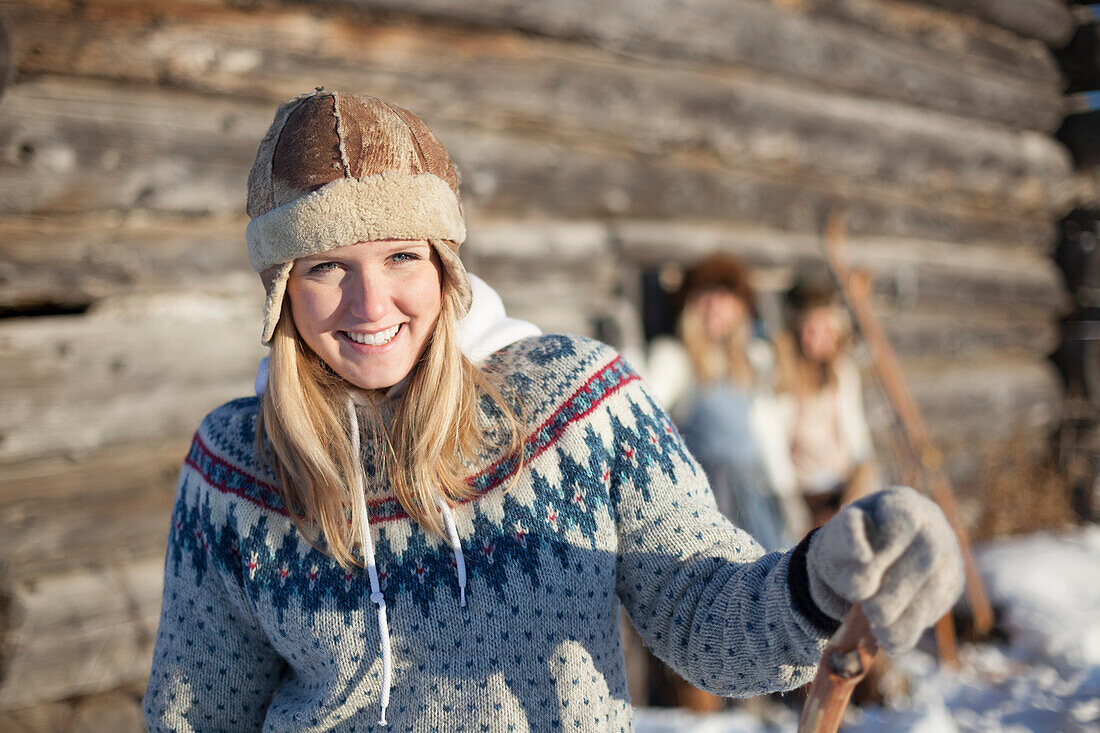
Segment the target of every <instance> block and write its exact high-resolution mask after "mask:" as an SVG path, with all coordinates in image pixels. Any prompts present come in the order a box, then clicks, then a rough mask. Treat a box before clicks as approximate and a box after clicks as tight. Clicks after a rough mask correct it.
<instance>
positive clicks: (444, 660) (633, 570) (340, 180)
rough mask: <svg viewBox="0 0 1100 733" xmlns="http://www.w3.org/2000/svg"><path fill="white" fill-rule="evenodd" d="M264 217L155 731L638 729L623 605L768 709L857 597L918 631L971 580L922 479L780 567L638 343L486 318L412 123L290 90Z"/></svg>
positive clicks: (183, 533) (257, 209) (882, 620)
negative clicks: (691, 447) (257, 377)
mask: <svg viewBox="0 0 1100 733" xmlns="http://www.w3.org/2000/svg"><path fill="white" fill-rule="evenodd" d="M248 210H249V215H250V216H251V217H252V221H251V223H250V224H249V227H248V231H247V238H248V243H249V254H250V259H251V261H252V264H253V266H254V268H255V269H256V270H257V271H258V272H259V273H260V276H261V279H262V280H263V283H264V285H265V287H266V289H267V301H266V306H265V314H264V330H263V339H264V342H265V343H268V344H269V345H270V346H271V354H270V364H269V370H268V376H267V379H266V382H265V384H264V386H263V393H262V395H261V396H259V397H252V398H245V399H240V400H236V401H233V402H230V403H228V404H226V405H223V406H222V407H219V408H217V409H216V410H214V411H213V412H212V413H210V414H209V415H208V416H207V417H206V418H205V419H204V420H203V422H202V424H201V425H200V427H199V430H198V432H197V434H196V436H195V439H194V443H193V445H192V447H191V450H190V453H189V455H188V457H187V459H186V461H185V464H184V466H183V470H182V472H181V476H180V481H179V490H178V500H177V503H176V506H175V509H174V512H173V516H172V523H171V528H170V533H169V547H168V556H167V562H166V566H165V587H164V602H163V610H162V615H161V622H160V628H159V631H158V634H157V641H156V651H155V654H154V658H153V666H152V673H151V675H150V678H149V686H148V689H147V692H146V696H145V715H146V720H147V722H148V725H149V728H150V730H151V731H154V732H156V731H169V730H171V731H183V730H188V731H246V730H247V731H256V730H261V729H262V730H265V731H304V730H339V731H371V730H380V729H383V728H384V726H387V725H388V726H391V727H392V728H393V729H395V730H401V731H431V730H447V731H457V730H477V731H508V730H511V731H516V730H518V731H529V730H535V731H544V730H553V729H566V730H581V731H605V730H616V731H620V730H630V729H631V727H632V725H631V707H630V704H629V700H628V699H627V693H626V683H625V675H624V670H623V657H622V651H621V647H620V636H619V631H618V623H619V607H620V604H622V605H624V606H625V607H626V609H627V611H628V612H629V613H630V616H631V618H632V619H633V621H634V622H635V625H636V626H637V628H638V629H639V631H640V632H641V633H642V636H643V637H644V638H645V640H646V642H647V643H648V644H649V645H650V646H651V647H652V648H653V649H654V650H655V651H656V652H657V653H658V654H659V655H660V656H661V657H663V658H664V659H665V660H667V661H668V662H669V663H670V664H671V665H672V666H673V667H675V668H676V669H677V670H679V671H680V672H681V673H682V674H683V675H684V676H685V677H687V678H688V679H689V680H692V681H693V682H696V683H697V684H699V685H701V686H704V687H706V688H707V689H710V690H712V691H715V692H718V693H720V694H724V695H746V694H754V693H758V692H762V691H765V690H772V689H779V688H789V687H793V686H797V685H799V684H801V683H802V682H804V681H806V680H807V679H808V678H809V676H810V675H811V673H812V672H813V670H814V666H815V664H816V662H817V658H818V655H819V653H820V650H821V648H822V645H823V644H824V642H825V640H826V638H827V637H828V635H829V633H830V632H831V631H832V630H833V629H834V628H836V625H837V622H838V620H839V619H840V618H841V617H842V616H843V615H844V613H846V611H847V609H848V607H849V606H850V605H851V604H852V603H854V602H862V604H863V606H864V608H865V609H867V611H868V613H869V615H870V616H871V617H872V619H873V620H875V621H876V624H875V629H876V633H878V634H879V637H880V640H882V641H883V643H884V644H887V645H888V646H889V647H890V648H904V647H906V646H909V645H912V644H913V643H915V641H916V638H917V636H918V635H919V634H920V633H921V631H922V630H923V629H924V628H925V626H927V625H928V624H929V623H931V622H932V621H933V620H934V619H935V618H937V617H938V616H939V615H940V614H942V613H943V611H944V609H945V608H946V607H947V606H949V605H950V604H951V603H952V602H953V601H954V599H955V598H956V596H957V595H958V592H959V590H960V584H961V580H960V579H961V570H960V561H959V556H958V549H957V547H956V546H955V544H954V540H953V538H952V534H951V531H950V529H949V528H948V526H947V524H946V521H945V520H944V519H943V517H942V515H941V514H939V513H938V511H937V510H936V509H935V507H934V506H933V505H931V504H930V503H928V502H927V501H924V500H923V499H920V498H919V497H917V496H916V495H914V494H912V492H908V491H903V490H897V491H893V492H888V493H885V494H880V495H876V496H875V497H871V501H870V502H869V503H867V504H866V505H864V506H863V507H861V508H856V509H853V510H852V513H851V515H850V516H848V515H844V516H842V517H840V518H838V521H837V522H835V523H833V524H831V525H829V526H827V527H825V528H823V529H822V530H821V531H820V532H819V533H817V534H816V535H815V536H814V537H812V538H811V539H809V540H807V541H806V542H805V543H803V544H801V545H800V546H799V547H798V548H796V549H795V550H794V551H792V552H790V553H773V554H769V555H763V554H762V553H761V551H760V548H759V546H758V545H756V544H755V543H754V542H753V541H752V540H751V539H750V538H749V537H748V536H747V535H746V534H745V533H743V532H741V531H740V530H738V529H736V528H735V527H733V526H732V525H730V524H729V523H728V522H727V521H726V520H725V519H724V518H723V517H722V516H721V515H720V514H719V513H718V511H717V509H716V508H715V506H714V500H713V497H712V496H711V494H710V491H709V488H708V486H707V483H706V480H705V478H704V477H703V474H702V472H701V471H700V470H699V468H698V466H697V464H696V463H695V462H694V461H693V460H692V458H691V457H690V455H689V454H688V453H687V452H686V450H685V449H684V447H683V444H682V443H681V442H680V439H679V437H678V434H677V433H676V431H675V429H674V428H673V427H672V425H671V423H670V422H669V420H668V418H667V417H666V416H665V415H664V413H663V412H662V411H661V410H659V409H658V408H657V407H656V406H655V404H654V403H653V401H652V399H651V398H650V396H649V394H648V392H647V391H646V388H645V386H644V385H643V384H642V383H641V382H640V381H639V379H638V378H637V376H636V375H635V373H634V372H633V371H632V370H631V369H630V367H629V366H627V365H626V364H625V363H623V360H622V359H621V357H619V356H618V355H617V354H616V353H615V352H614V351H612V350H611V349H610V348H608V347H607V346H604V345H603V344H600V343H597V342H593V341H590V340H587V339H583V338H579V337H575V336H562V335H531V336H527V337H525V338H520V339H519V340H515V341H511V342H509V341H510V339H509V338H501V337H500V331H499V330H498V329H496V328H494V327H492V325H491V324H490V325H489V326H488V327H486V324H484V323H471V322H469V321H468V320H467V319H470V318H474V319H476V318H479V317H481V316H478V315H477V314H478V312H479V308H478V304H477V302H476V300H475V295H474V293H473V291H472V288H471V284H470V278H469V277H468V276H467V274H466V272H465V270H464V268H463V266H462V263H461V261H460V259H459V258H458V248H459V245H460V243H461V242H462V241H463V239H464V238H465V225H464V220H463V216H462V209H461V207H460V205H459V199H458V179H457V175H456V173H455V169H454V167H453V165H452V164H451V161H450V158H449V157H448V155H447V153H446V151H445V150H444V148H443V146H442V145H441V144H440V143H439V141H438V140H437V139H436V138H435V136H434V135H432V133H431V132H430V131H429V130H428V128H427V127H426V126H425V125H424V123H423V122H422V121H421V120H420V118H418V117H416V116H415V115H413V114H412V113H410V112H408V111H406V110H404V109H401V108H400V107H397V106H395V105H392V104H390V103H388V102H385V101H383V100H379V99H374V98H370V97H359V96H353V95H346V94H338V93H335V92H327V91H323V90H318V91H317V92H315V93H311V94H307V95H303V96H301V97H298V98H296V99H293V100H290V101H289V102H287V103H286V104H284V105H283V106H281V107H280V108H279V109H278V111H277V112H276V115H275V121H274V123H273V125H272V127H271V130H270V131H269V132H268V135H267V136H266V137H265V138H264V140H263V142H262V143H261V144H260V150H259V154H258V155H257V159H256V162H255V164H254V166H253V169H252V173H251V175H250V177H249V197H248ZM480 312H484V311H480ZM498 315H499V313H498ZM521 330H522V329H521ZM513 335H520V334H513ZM488 342H495V343H492V345H491V347H489V348H486V346H485V344H486V343H488ZM490 351H491V353H487V352H490ZM893 525H904V526H906V527H909V528H911V530H912V531H910V532H908V533H907V534H905V535H904V537H902V536H901V535H900V534H896V533H893V532H889V530H890V529H891V528H892V527H893ZM870 526H876V527H882V528H883V529H885V530H887V531H888V534H887V535H886V536H887V538H889V539H887V540H886V541H885V542H880V541H879V540H880V538H878V537H877V536H876V537H868V536H867V534H866V532H867V531H868V528H869V527H870ZM917 588H920V589H921V591H922V592H921V593H920V594H916V592H915V591H916V589H917Z"/></svg>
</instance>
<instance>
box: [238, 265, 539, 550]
mask: <svg viewBox="0 0 1100 733" xmlns="http://www.w3.org/2000/svg"><path fill="white" fill-rule="evenodd" d="M448 282H449V281H448V280H447V279H446V278H444V280H443V301H442V306H441V309H440V314H439V318H438V320H437V322H436V325H435V329H434V331H433V333H432V336H431V339H430V340H429V343H428V345H427V348H426V349H425V351H424V354H423V356H422V357H421V359H420V361H419V362H418V363H417V365H416V366H415V367H414V368H413V372H412V375H411V378H410V382H409V385H408V388H407V389H406V391H405V393H404V395H403V396H402V397H401V398H399V399H400V401H399V403H398V405H397V407H396V412H395V413H394V414H393V417H392V420H387V419H384V418H383V416H382V414H381V412H380V410H379V408H378V405H377V400H381V399H383V398H382V397H381V396H379V395H370V394H365V393H364V391H363V390H359V389H358V388H356V387H354V386H353V385H351V384H349V383H348V382H346V381H345V380H343V379H342V378H341V377H339V376H338V375H336V374H335V373H334V372H333V371H332V370H331V369H329V367H328V366H327V365H326V364H325V363H324V362H323V361H322V360H321V359H320V358H319V357H318V356H317V355H316V354H315V353H314V352H313V351H312V350H311V349H310V348H309V347H308V346H307V345H306V344H305V342H304V341H303V340H302V339H301V337H300V336H299V335H298V331H297V329H296V328H295V326H294V319H293V317H292V316H291V313H290V306H289V300H288V299H284V301H283V308H282V314H281V316H280V318H279V322H278V325H277V326H276V328H275V333H274V335H273V337H272V342H271V355H270V363H269V370H268V381H267V387H266V389H265V390H264V394H263V398H262V406H261V410H260V415H259V418H258V420H257V424H256V452H257V455H258V456H259V457H260V459H261V461H263V462H265V463H266V464H268V465H270V466H272V468H273V473H274V476H275V479H276V484H277V488H278V491H279V493H280V496H281V497H282V499H283V503H284V504H285V506H286V509H287V511H288V513H289V515H290V517H291V519H292V520H293V521H294V523H295V525H296V526H297V527H298V529H299V531H301V533H302V535H303V536H304V537H305V538H306V539H307V540H308V541H309V542H310V543H311V544H313V546H314V547H316V548H317V549H319V550H321V551H322V552H325V553H326V554H329V555H331V556H332V557H333V558H334V559H335V560H337V561H338V562H339V563H340V564H341V565H342V566H344V567H345V568H348V567H351V566H353V565H361V564H362V563H361V561H360V560H359V559H358V558H357V557H356V556H355V554H354V553H353V550H354V547H355V544H356V538H358V537H359V536H360V535H359V532H360V528H361V527H362V526H363V524H364V523H365V522H366V521H367V518H366V517H361V516H359V510H358V508H357V502H355V501H353V500H352V496H351V494H350V492H351V491H356V490H358V488H357V487H358V483H357V478H356V477H357V476H358V475H359V473H358V472H359V471H360V470H362V467H361V463H362V461H363V456H359V455H355V451H354V448H353V444H352V440H351V436H350V431H351V429H352V427H351V425H350V420H349V417H348V416H347V411H346V407H345V405H346V403H347V399H348V397H349V395H354V394H355V393H357V392H358V393H359V398H360V399H358V400H357V401H360V402H365V403H366V405H367V409H366V410H365V412H366V415H367V420H366V422H367V424H366V427H365V430H364V443H365V444H368V445H369V446H371V447H373V450H368V453H369V454H371V455H370V458H369V460H371V461H372V462H373V463H372V468H373V472H368V480H374V481H378V482H385V481H387V480H388V483H389V487H390V488H391V489H392V491H393V493H394V495H395V496H396V498H397V500H398V501H399V502H400V503H401V505H402V507H404V509H405V511H406V512H407V513H408V515H409V517H411V518H412V519H413V520H415V521H416V522H417V523H419V524H420V525H421V526H423V527H424V528H426V529H427V530H428V531H430V532H433V533H436V534H438V535H440V536H442V535H443V533H444V528H443V522H442V518H441V516H440V512H439V509H438V507H437V504H436V501H437V498H438V497H440V496H442V497H443V498H444V499H445V500H447V501H448V502H450V503H452V504H453V503H456V502H462V501H464V500H466V499H469V498H470V497H472V496H473V495H474V493H475V490H474V488H473V487H472V486H470V485H469V484H468V483H467V482H466V478H467V476H468V475H469V472H470V468H471V467H472V466H473V465H474V463H475V461H476V460H477V459H478V457H479V456H485V455H487V454H492V455H497V454H500V455H516V456H518V458H519V460H520V461H521V462H522V460H523V456H522V445H523V435H522V432H523V431H522V425H521V421H520V418H519V416H518V410H519V407H518V402H517V403H516V406H513V404H511V403H510V401H509V400H507V399H505V397H504V393H503V382H502V381H501V380H500V379H499V378H497V377H496V376H495V375H493V374H492V373H491V372H487V371H485V370H483V369H481V368H479V367H478V366H476V365H475V364H473V363H472V362H471V361H470V360H469V359H467V358H466V357H465V356H464V355H463V354H462V352H461V351H460V349H459V343H458V336H457V332H456V325H457V322H458V315H457V314H458V313H459V306H458V299H457V295H456V294H455V291H454V288H452V287H450V286H449V285H448ZM364 396H365V397H367V399H365V400H363V399H362V397H364ZM482 399H488V401H489V403H490V405H491V408H490V410H489V412H491V413H494V414H493V417H492V418H491V424H490V423H489V422H488V421H487V420H483V419H482V412H481V405H480V402H481V400H482ZM387 423H389V424H387ZM517 475H518V469H517V472H516V474H514V475H513V480H514V479H515V476H517ZM318 533H320V537H319V536H318ZM321 537H323V540H324V541H323V543H322V542H321V541H320V539H321Z"/></svg>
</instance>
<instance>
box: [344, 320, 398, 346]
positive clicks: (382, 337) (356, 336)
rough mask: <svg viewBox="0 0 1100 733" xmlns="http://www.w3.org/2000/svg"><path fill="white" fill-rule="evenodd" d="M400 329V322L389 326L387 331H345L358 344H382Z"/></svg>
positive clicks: (387, 341)
mask: <svg viewBox="0 0 1100 733" xmlns="http://www.w3.org/2000/svg"><path fill="white" fill-rule="evenodd" d="M399 330H401V324H400V323H398V324H397V325H396V326H393V327H391V328H387V329H386V330H385V331H379V332H378V333H351V332H350V331H344V335H345V336H347V337H348V338H349V339H351V340H352V341H354V342H355V343H357V344H364V345H366V346H381V345H382V344H388V343H389V342H390V340H391V339H392V338H393V337H394V336H396V335H397V332H398V331H399Z"/></svg>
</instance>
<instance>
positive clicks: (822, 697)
mask: <svg viewBox="0 0 1100 733" xmlns="http://www.w3.org/2000/svg"><path fill="white" fill-rule="evenodd" d="M877 651H878V645H877V644H876V643H875V637H874V635H873V634H872V633H871V624H870V622H868V621H867V617H866V616H865V615H864V614H863V609H862V608H861V607H860V606H859V604H856V605H855V606H853V607H852V610H851V611H849V612H848V615H847V616H845V617H844V623H842V624H841V625H840V628H839V629H837V632H836V633H835V634H833V638H832V639H830V640H829V644H828V645H827V646H826V647H825V651H824V652H822V654H821V665H820V666H818V668H817V674H816V675H815V676H814V681H813V682H812V683H811V684H810V694H809V696H808V697H807V698H806V704H805V705H804V706H803V707H802V715H801V717H800V718H799V720H798V733H836V731H837V729H838V728H839V727H840V721H841V720H842V719H843V718H844V710H845V708H847V707H848V700H849V699H850V698H851V697H852V691H853V690H854V689H855V688H856V685H858V684H859V681H860V680H862V679H863V678H864V677H865V676H866V675H867V672H868V671H869V670H870V669H871V663H872V662H873V661H874V659H875V653H876V652H877Z"/></svg>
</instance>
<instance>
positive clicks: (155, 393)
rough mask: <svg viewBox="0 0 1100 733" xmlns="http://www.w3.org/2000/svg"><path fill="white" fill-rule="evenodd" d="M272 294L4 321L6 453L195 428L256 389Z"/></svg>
mask: <svg viewBox="0 0 1100 733" xmlns="http://www.w3.org/2000/svg"><path fill="white" fill-rule="evenodd" d="M261 298H262V292H256V293H255V294H250V295H248V296H240V297H237V298H236V299H234V298H231V297H227V296H214V295H208V294H203V293H197V292H182V293H164V294H158V295H155V296H141V297H138V296H135V297H133V298H122V299H119V300H116V301H106V302H103V303H101V304H99V306H98V307H97V309H96V310H95V311H93V312H91V313H89V314H88V315H82V316H56V317H39V318H16V319H6V320H4V321H0V461H16V460H24V459H29V458H33V457H44V456H49V455H59V454H79V453H80V452H81V451H89V450H97V449H99V448H101V447H103V446H106V445H112V444H119V443H126V442H131V441H134V440H141V439H156V438H161V437H169V436H187V435H190V434H191V433H192V432H193V431H194V429H195V427H196V426H197V425H198V422H199V420H200V419H201V418H202V416H203V415H204V414H205V413H206V412H207V411H209V410H211V409H213V408H214V407H216V406H217V405H219V404H221V403H222V402H225V401H226V400H229V399H232V398H235V397H240V396H245V395H249V394H251V393H252V382H253V378H254V376H255V370H256V366H257V364H258V363H259V361H260V358H261V357H262V356H263V354H264V350H263V349H262V348H261V346H260V344H259V340H260V339H259V335H260V334H259V331H260V329H259V322H260V318H259V314H260V312H261Z"/></svg>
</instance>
